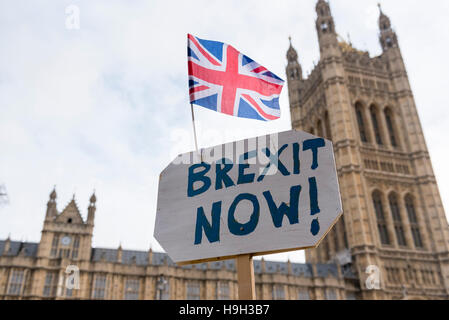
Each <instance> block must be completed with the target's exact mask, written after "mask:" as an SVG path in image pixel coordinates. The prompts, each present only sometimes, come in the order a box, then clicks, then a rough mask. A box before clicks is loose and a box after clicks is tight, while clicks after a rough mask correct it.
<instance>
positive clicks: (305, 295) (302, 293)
mask: <svg viewBox="0 0 449 320" xmlns="http://www.w3.org/2000/svg"><path fill="white" fill-rule="evenodd" d="M298 300H310V295H309V290H307V289H300V290H299V291H298Z"/></svg>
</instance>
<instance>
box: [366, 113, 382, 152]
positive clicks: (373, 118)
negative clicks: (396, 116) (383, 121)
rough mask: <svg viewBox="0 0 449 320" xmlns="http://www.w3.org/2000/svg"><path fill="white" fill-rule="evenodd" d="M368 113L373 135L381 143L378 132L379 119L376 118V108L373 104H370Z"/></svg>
mask: <svg viewBox="0 0 449 320" xmlns="http://www.w3.org/2000/svg"><path fill="white" fill-rule="evenodd" d="M369 110H370V114H371V122H372V123H373V130H374V136H375V138H376V142H377V144H379V145H383V141H382V136H381V134H380V128H379V121H378V119H377V110H376V107H375V106H371V108H370V109H369Z"/></svg>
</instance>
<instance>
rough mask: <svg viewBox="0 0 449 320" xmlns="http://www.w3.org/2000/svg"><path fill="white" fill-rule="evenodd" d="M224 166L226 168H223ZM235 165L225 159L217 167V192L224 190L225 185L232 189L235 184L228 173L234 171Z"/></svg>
mask: <svg viewBox="0 0 449 320" xmlns="http://www.w3.org/2000/svg"><path fill="white" fill-rule="evenodd" d="M222 163H223V164H224V167H223V168H222V167H221V164H222ZM233 166H234V165H233V164H232V162H230V160H228V159H226V158H223V159H221V160H220V161H219V162H217V164H216V165H215V172H216V180H215V190H220V189H222V188H223V183H224V185H225V187H226V188H228V187H232V186H233V185H234V182H233V181H232V179H231V178H230V177H229V176H228V172H229V171H230V170H231V169H232V167H233Z"/></svg>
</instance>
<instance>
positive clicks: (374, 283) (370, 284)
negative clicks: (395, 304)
mask: <svg viewBox="0 0 449 320" xmlns="http://www.w3.org/2000/svg"><path fill="white" fill-rule="evenodd" d="M365 273H367V274H369V276H368V277H367V278H366V281H365V285H366V288H367V289H368V290H380V269H379V267H378V266H376V265H373V264H372V265H369V266H368V267H366V269H365Z"/></svg>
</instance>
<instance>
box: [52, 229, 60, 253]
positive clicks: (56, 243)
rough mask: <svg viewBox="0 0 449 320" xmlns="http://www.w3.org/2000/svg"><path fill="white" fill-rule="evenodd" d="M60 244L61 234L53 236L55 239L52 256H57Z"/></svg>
mask: <svg viewBox="0 0 449 320" xmlns="http://www.w3.org/2000/svg"><path fill="white" fill-rule="evenodd" d="M58 244H59V235H58V234H55V235H54V236H53V241H52V243H51V251H50V256H52V257H56V253H57V252H58Z"/></svg>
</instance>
